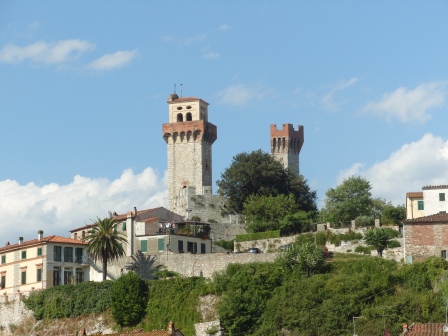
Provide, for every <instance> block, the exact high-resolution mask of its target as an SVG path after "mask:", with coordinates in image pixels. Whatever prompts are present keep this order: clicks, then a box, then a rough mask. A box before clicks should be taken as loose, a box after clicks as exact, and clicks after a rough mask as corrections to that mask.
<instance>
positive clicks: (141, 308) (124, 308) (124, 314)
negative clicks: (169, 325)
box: [112, 272, 148, 326]
mask: <svg viewBox="0 0 448 336" xmlns="http://www.w3.org/2000/svg"><path fill="white" fill-rule="evenodd" d="M147 299H148V285H147V284H146V283H145V281H143V280H142V279H140V277H139V276H138V275H137V274H136V273H134V272H128V273H127V274H125V275H122V276H121V277H119V278H118V279H117V280H116V281H115V282H114V283H113V286H112V317H113V319H114V320H115V322H116V323H117V324H118V325H120V326H130V325H135V324H137V323H138V322H140V320H141V319H142V317H143V316H144V314H145V308H146V301H147Z"/></svg>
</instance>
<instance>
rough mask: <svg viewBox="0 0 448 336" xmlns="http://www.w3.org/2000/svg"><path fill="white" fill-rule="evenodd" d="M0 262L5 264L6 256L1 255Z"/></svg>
mask: <svg viewBox="0 0 448 336" xmlns="http://www.w3.org/2000/svg"><path fill="white" fill-rule="evenodd" d="M2 264H6V256H5V255H2Z"/></svg>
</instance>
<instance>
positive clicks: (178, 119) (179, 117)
mask: <svg viewBox="0 0 448 336" xmlns="http://www.w3.org/2000/svg"><path fill="white" fill-rule="evenodd" d="M177 121H178V122H181V121H184V116H183V115H182V113H178V114H177Z"/></svg>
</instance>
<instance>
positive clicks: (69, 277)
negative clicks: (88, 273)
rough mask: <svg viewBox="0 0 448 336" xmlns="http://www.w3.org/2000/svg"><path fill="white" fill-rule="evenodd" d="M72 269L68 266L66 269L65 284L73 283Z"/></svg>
mask: <svg viewBox="0 0 448 336" xmlns="http://www.w3.org/2000/svg"><path fill="white" fill-rule="evenodd" d="M72 277H73V276H72V270H71V269H70V268H66V269H65V270H64V284H70V283H72Z"/></svg>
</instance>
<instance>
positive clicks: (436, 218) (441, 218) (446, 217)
mask: <svg viewBox="0 0 448 336" xmlns="http://www.w3.org/2000/svg"><path fill="white" fill-rule="evenodd" d="M403 222H404V223H405V224H412V223H440V222H448V214H447V213H437V214H434V215H429V216H424V217H419V218H414V219H406V220H405V221H403Z"/></svg>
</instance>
